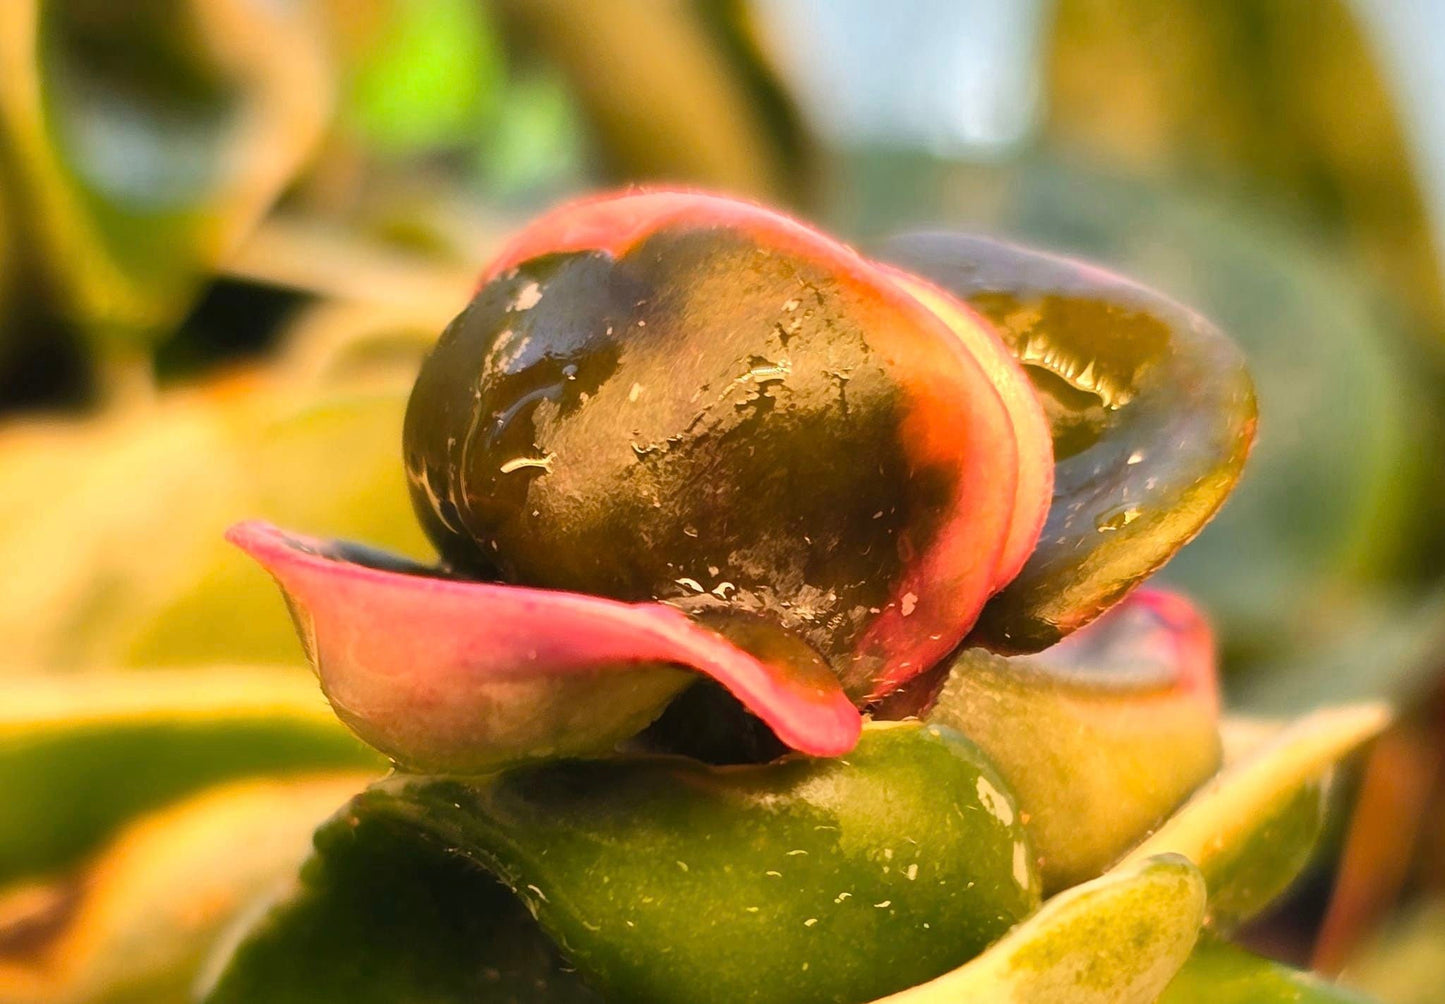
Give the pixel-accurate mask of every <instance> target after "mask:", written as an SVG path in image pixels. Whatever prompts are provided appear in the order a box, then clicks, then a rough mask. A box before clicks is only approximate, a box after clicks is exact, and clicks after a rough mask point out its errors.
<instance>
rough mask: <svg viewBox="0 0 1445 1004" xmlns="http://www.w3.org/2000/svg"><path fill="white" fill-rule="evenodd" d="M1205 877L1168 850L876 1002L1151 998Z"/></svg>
mask: <svg viewBox="0 0 1445 1004" xmlns="http://www.w3.org/2000/svg"><path fill="white" fill-rule="evenodd" d="M1204 899H1205V891H1204V879H1203V878H1202V877H1201V876H1200V874H1199V870H1198V869H1196V868H1195V867H1194V866H1193V865H1192V864H1190V863H1189V861H1188V860H1187V859H1185V858H1182V857H1180V856H1178V855H1173V854H1166V855H1161V856H1159V857H1156V858H1150V859H1147V860H1144V861H1140V862H1138V863H1136V864H1132V865H1130V866H1128V867H1126V868H1120V869H1116V870H1114V871H1111V872H1109V873H1108V874H1107V875H1104V876H1103V877H1101V878H1097V879H1094V880H1093V881H1092V882H1087V883H1085V884H1083V885H1080V886H1075V887H1074V888H1072V889H1069V890H1068V891H1067V892H1062V893H1060V894H1059V895H1057V896H1055V897H1054V898H1052V899H1050V900H1049V901H1048V902H1047V903H1045V904H1044V906H1043V909H1041V910H1040V911H1039V912H1038V913H1036V914H1034V915H1033V916H1032V917H1030V918H1029V919H1028V920H1026V921H1024V922H1023V923H1022V924H1019V925H1018V926H1017V927H1015V928H1014V929H1013V930H1012V931H1010V932H1009V933H1008V934H1007V935H1006V936H1005V937H1004V938H1003V940H1001V941H999V942H998V943H997V944H995V945H993V946H992V947H990V948H989V949H988V951H986V952H984V953H983V954H982V955H981V956H979V957H978V958H976V959H974V960H973V961H972V962H969V963H967V964H966V965H964V966H962V967H961V968H959V969H956V970H954V971H953V972H951V973H946V974H945V975H943V976H940V977H939V978H938V979H936V980H933V981H932V982H930V983H925V984H923V985H922V986H918V987H914V988H912V989H911V990H905V991H903V992H902V993H898V994H894V995H893V996H891V997H887V998H884V1001H879V1002H877V1004H885V1001H886V1002H887V1004H964V1002H969V1001H989V1002H998V1004H1154V1001H1155V1000H1157V999H1158V996H1159V992H1160V990H1162V989H1163V988H1164V986H1165V985H1166V984H1167V983H1168V982H1169V980H1170V978H1171V977H1173V976H1174V974H1175V973H1176V972H1177V971H1178V969H1179V967H1180V966H1181V965H1182V964H1183V963H1184V961H1185V959H1186V958H1188V957H1189V952H1190V949H1191V948H1193V947H1194V943H1195V939H1197V938H1198V936H1199V928H1200V924H1201V922H1202V921H1203V917H1204Z"/></svg>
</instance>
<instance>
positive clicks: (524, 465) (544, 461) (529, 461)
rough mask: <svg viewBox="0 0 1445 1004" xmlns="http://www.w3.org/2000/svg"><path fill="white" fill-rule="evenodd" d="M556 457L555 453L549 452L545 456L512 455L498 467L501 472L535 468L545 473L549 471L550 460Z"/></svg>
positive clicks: (550, 466)
mask: <svg viewBox="0 0 1445 1004" xmlns="http://www.w3.org/2000/svg"><path fill="white" fill-rule="evenodd" d="M556 459H557V454H555V453H549V454H547V455H546V456H545V457H513V458H512V459H511V460H508V461H507V462H506V463H504V464H502V466H501V467H500V468H498V469H499V470H500V471H501V472H502V473H503V474H511V473H512V472H513V471H520V470H526V469H528V468H536V469H539V470H541V471H544V472H546V473H551V471H552V462H553V461H554V460H556Z"/></svg>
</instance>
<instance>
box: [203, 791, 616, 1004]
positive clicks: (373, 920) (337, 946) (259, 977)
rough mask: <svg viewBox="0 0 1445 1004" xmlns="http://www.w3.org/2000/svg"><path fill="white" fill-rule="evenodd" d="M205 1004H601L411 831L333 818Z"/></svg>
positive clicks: (476, 875) (497, 897)
mask: <svg viewBox="0 0 1445 1004" xmlns="http://www.w3.org/2000/svg"><path fill="white" fill-rule="evenodd" d="M218 949H219V950H218V952H217V954H216V956H215V957H214V958H213V960H212V965H210V966H208V967H207V969H208V972H207V973H206V974H205V976H206V977H207V979H206V981H205V982H206V985H205V986H204V987H203V988H202V993H201V999H203V1000H204V1001H206V1004H255V1002H256V1001H267V1002H269V1004H395V1002H397V1001H427V1002H428V1004H474V1002H476V1001H497V1002H502V1001H507V1002H513V1004H599V1002H600V1001H601V998H600V997H599V996H597V994H596V993H594V992H593V991H591V990H590V989H588V988H587V986H586V985H585V984H584V983H583V982H582V980H581V978H580V977H579V976H578V975H577V973H576V971H575V970H573V969H572V968H571V967H569V966H568V965H567V964H566V962H565V961H564V959H563V958H562V956H561V955H560V953H559V952H558V951H557V947H556V946H555V945H554V944H553V943H552V939H550V938H549V937H547V935H546V934H544V933H542V930H541V928H539V927H538V926H537V922H536V921H535V920H533V919H532V915H531V914H529V913H528V912H527V908H526V906H525V905H524V904H523V903H522V901H521V900H519V899H518V898H517V897H515V896H513V895H512V893H511V891H510V890H509V889H507V887H506V886H504V885H502V884H501V883H500V882H498V881H497V880H496V879H495V878H493V877H492V876H491V874H490V873H488V872H487V871H485V870H484V869H482V868H479V867H477V865H476V864H475V863H474V862H472V861H469V860H467V859H466V858H464V857H461V856H459V855H457V854H455V853H453V852H452V850H451V848H449V847H447V846H446V845H445V844H443V843H441V842H439V841H436V840H432V839H428V838H427V837H426V836H425V835H424V834H420V833H418V832H417V830H416V828H415V827H414V826H412V825H411V824H410V823H407V822H403V821H399V820H396V819H392V818H388V817H385V816H381V815H377V814H372V813H367V812H350V811H348V812H344V813H342V814H340V815H339V816H337V817H336V818H335V819H334V820H332V821H331V822H330V823H328V824H327V825H325V826H324V827H322V828H321V830H319V831H318V832H317V834H316V851H315V853H314V854H313V855H312V857H311V859H310V860H309V861H308V862H307V863H306V864H305V865H304V866H303V867H302V868H301V871H300V875H299V878H298V879H297V881H296V884H295V886H294V888H293V889H292V890H291V892H290V893H289V895H288V896H287V898H285V899H284V900H282V901H281V904H280V905H279V906H277V907H274V908H272V909H271V910H270V911H269V912H268V913H267V914H266V915H265V916H264V917H263V918H261V919H260V920H259V922H258V923H256V924H254V925H252V927H251V928H250V929H249V930H247V931H245V933H244V936H243V938H242V940H240V941H239V943H238V944H236V945H226V944H222V945H220V946H218Z"/></svg>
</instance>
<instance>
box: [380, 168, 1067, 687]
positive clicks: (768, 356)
mask: <svg viewBox="0 0 1445 1004" xmlns="http://www.w3.org/2000/svg"><path fill="white" fill-rule="evenodd" d="M919 285H920V286H921V283H920V284H919ZM939 296H940V297H942V294H939ZM962 310H963V308H962V307H961V306H960V305H957V304H956V303H954V302H953V301H948V310H947V311H946V312H947V313H949V314H950V316H944V314H943V313H940V310H939V309H936V308H935V306H934V305H932V304H930V303H926V302H925V301H924V298H923V296H921V295H919V294H918V293H917V292H916V291H914V290H911V289H907V288H905V287H904V286H903V285H902V284H900V283H899V282H898V281H897V277H896V274H895V273H894V272H892V271H891V270H889V269H886V268H885V267H883V266H880V265H878V264H877V263H874V262H871V261H869V260H867V259H865V258H863V257H861V256H860V255H858V254H857V253H856V252H855V251H853V250H852V249H851V248H849V247H847V246H846V245H844V244H842V243H840V242H838V241H836V240H834V239H833V238H831V237H828V236H826V235H824V234H821V233H819V232H818V231H816V230H813V229H811V228H810V227H808V226H805V225H804V224H802V223H799V222H798V221H796V220H792V219H790V218H788V217H786V216H784V215H782V214H779V213H777V212H774V211H772V210H769V209H765V208H763V207H760V206H756V205H753V204H750V203H747V202H743V201H739V200H736V199H731V198H727V197H724V196H719V195H713V194H708V193H700V192H687V191H657V190H651V191H633V192H626V193H620V194H618V193H609V194H606V195H602V196H599V197H592V198H588V199H583V200H580V201H576V202H571V203H568V204H565V205H563V206H560V207H558V208H556V209H554V210H552V211H550V212H548V213H546V214H544V215H543V216H541V217H540V218H538V219H537V220H536V221H534V222H533V223H531V224H530V225H529V226H528V227H527V228H525V229H524V230H523V231H522V232H521V233H520V234H519V235H518V236H517V237H516V238H514V239H513V241H512V242H511V243H510V244H509V245H508V246H507V247H506V248H505V249H504V250H503V252H502V253H501V255H500V256H499V257H498V259H497V260H496V262H495V263H494V264H493V265H492V266H491V267H490V268H489V270H488V271H487V272H486V273H485V274H484V276H483V285H482V287H481V288H480V289H479V290H478V292H477V295H476V296H475V298H474V299H473V301H472V302H471V304H470V305H469V306H468V307H467V309H466V310H465V311H464V312H463V313H462V314H461V315H460V316H459V317H458V318H457V320H456V321H455V322H454V323H453V325H452V326H451V327H450V328H449V329H448V331H447V332H446V333H445V334H443V336H442V338H441V340H440V341H439V342H438V345H437V348H436V350H435V351H434V352H433V354H432V356H431V358H430V359H429V360H428V362H427V363H426V364H425V365H424V366H423V369H422V372H421V374H420V377H419V379H418V382H417V386H416V389H415V391H414V392H413V396H412V401H411V406H410V407H409V409H408V413H407V421H406V428H405V431H404V447H405V456H406V463H407V468H408V474H409V477H410V479H411V483H412V486H413V498H414V501H415V502H416V505H417V509H418V512H419V513H421V515H422V519H423V522H424V523H425V524H426V526H427V530H428V533H429V534H430V535H431V537H432V539H433V541H434V542H435V543H436V544H437V547H438V549H439V550H440V551H441V553H442V554H443V555H444V556H445V557H446V559H447V561H448V563H449V564H450V565H451V566H452V567H458V568H467V569H470V570H474V571H478V572H480V573H483V574H485V575H486V576H488V577H491V576H494V577H496V578H498V579H502V580H505V581H508V582H512V583H516V584H521V585H527V586H534V587H545V588H549V589H560V590H567V591H571V592H581V593H589V594H594V595H599V596H608V597H611V598H613V599H618V600H624V601H629V602H640V601H646V600H665V601H667V602H669V603H672V604H674V605H676V606H679V607H681V608H683V609H686V610H687V611H688V612H689V613H700V612H704V611H706V612H710V613H716V612H719V611H723V612H726V611H743V612H746V613H748V614H756V615H759V616H762V617H764V618H765V619H767V620H769V621H770V622H771V623H773V624H774V625H775V626H777V627H779V628H781V629H783V630H785V631H787V632H790V633H792V634H795V635H797V636H798V637H800V638H801V639H802V640H803V641H804V642H806V643H807V644H808V645H809V646H811V647H812V648H813V649H815V650H816V651H817V652H818V653H819V654H821V655H822V656H823V658H825V659H826V660H827V662H828V663H829V665H830V666H831V667H832V668H833V670H834V672H835V673H837V674H838V676H839V677H840V678H841V679H842V680H843V683H844V687H845V689H846V690H847V691H848V693H849V694H850V695H851V696H853V697H854V698H855V699H858V700H865V699H872V698H875V697H878V696H881V695H884V694H887V693H889V692H891V691H892V690H894V689H896V688H897V687H899V686H900V685H901V684H903V683H904V682H906V681H907V680H908V679H910V678H912V677H913V676H915V675H917V674H919V673H921V672H923V671H925V670H927V669H929V668H930V667H932V666H934V665H935V664H937V663H938V661H939V660H941V659H943V658H945V657H946V656H947V655H948V653H949V652H950V651H952V650H953V648H954V647H956V645H957V644H958V642H959V641H961V640H962V638H963V637H964V635H965V634H966V633H967V631H968V630H969V628H970V627H971V626H972V624H973V623H974V621H975V620H976V619H977V617H978V615H979V612H980V610H981V609H983V605H984V603H985V602H986V600H987V598H988V597H989V596H990V595H992V594H993V593H994V592H995V591H996V590H997V589H998V588H999V587H1000V586H1001V585H1002V584H1003V582H1004V581H1006V580H1007V579H1008V578H1010V577H1011V576H1012V574H1013V572H1014V571H1016V570H1017V568H1018V567H1019V566H1020V565H1021V564H1022V562H1023V559H1024V558H1025V557H1026V555H1027V553H1028V552H1029V551H1030V550H1031V549H1032V545H1033V542H1034V540H1035V539H1036V537H1037V534H1038V529H1039V524H1040V522H1041V517H1042V511H1043V509H1044V508H1046V506H1047V502H1048V496H1049V491H1048V478H1049V477H1050V476H1051V470H1052V465H1051V463H1050V462H1049V459H1048V458H1049V453H1050V443H1049V440H1048V437H1047V435H1045V434H1044V429H1043V428H1042V425H1041V423H1039V422H1033V423H1030V422H1029V421H1027V420H1026V419H1027V418H1028V417H1030V416H1031V415H1032V412H1030V411H1029V409H1030V408H1034V407H1035V404H1034V402H1032V401H1030V400H1029V398H1028V390H1027V385H1026V381H1025V379H1024V378H1023V376H1022V375H1021V371H1020V370H1019V368H1018V364H1017V363H1016V362H1014V361H1013V359H1012V358H1011V357H1010V356H1009V355H1008V354H1007V352H1006V351H1004V350H1003V349H1002V347H1001V343H999V342H998V340H997V338H996V337H995V336H994V335H993V333H992V332H991V331H990V330H988V328H987V326H986V325H980V324H978V323H976V319H974V318H972V317H971V315H970V316H969V317H968V318H966V319H965V321H964V322H960V321H959V317H957V316H952V315H953V314H956V313H957V312H958V311H962ZM960 316H961V315H960ZM1000 381H1003V382H1004V383H1006V384H1007V385H1008V389H1007V391H1006V390H1005V389H1004V388H1003V387H1001V386H1000ZM1006 398H1008V399H1009V400H1008V403H1006ZM1025 441H1027V450H1025ZM1024 452H1027V453H1028V454H1029V461H1028V471H1027V475H1026V477H1025V478H1024V479H1023V481H1024V483H1023V484H1022V485H1020V475H1021V473H1022V472H1021V466H1022V465H1021V459H1020V455H1021V454H1022V453H1024Z"/></svg>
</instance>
